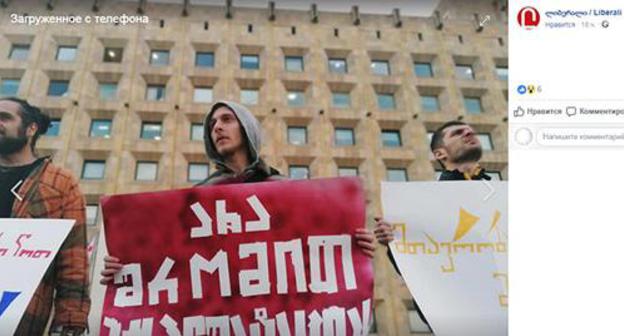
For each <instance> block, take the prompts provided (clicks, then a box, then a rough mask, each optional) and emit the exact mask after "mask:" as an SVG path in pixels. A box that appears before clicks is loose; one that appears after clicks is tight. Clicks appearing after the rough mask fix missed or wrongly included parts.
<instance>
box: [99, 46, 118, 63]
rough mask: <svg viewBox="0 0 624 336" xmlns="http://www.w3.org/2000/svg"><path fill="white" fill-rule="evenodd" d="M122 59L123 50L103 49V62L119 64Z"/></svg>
mask: <svg viewBox="0 0 624 336" xmlns="http://www.w3.org/2000/svg"><path fill="white" fill-rule="evenodd" d="M122 58H123V48H112V47H106V48H104V57H103V60H104V62H106V63H121V59H122Z"/></svg>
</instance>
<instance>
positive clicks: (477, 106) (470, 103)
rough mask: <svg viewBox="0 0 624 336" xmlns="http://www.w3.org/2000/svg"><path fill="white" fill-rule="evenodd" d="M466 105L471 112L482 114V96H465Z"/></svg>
mask: <svg viewBox="0 0 624 336" xmlns="http://www.w3.org/2000/svg"><path fill="white" fill-rule="evenodd" d="M464 107H465V108H466V112H468V113H469V114H480V113H481V112H483V108H482V106H481V98H480V97H464Z"/></svg>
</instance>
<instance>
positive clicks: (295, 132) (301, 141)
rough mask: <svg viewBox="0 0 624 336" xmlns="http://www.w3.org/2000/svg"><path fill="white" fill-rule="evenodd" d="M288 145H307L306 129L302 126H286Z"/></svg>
mask: <svg viewBox="0 0 624 336" xmlns="http://www.w3.org/2000/svg"><path fill="white" fill-rule="evenodd" d="M288 143H289V144H291V145H296V146H303V145H305V144H307V143H308V129H307V128H306V127H302V126H288Z"/></svg>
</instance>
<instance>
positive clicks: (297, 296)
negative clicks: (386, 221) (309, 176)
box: [100, 178, 373, 336]
mask: <svg viewBox="0 0 624 336" xmlns="http://www.w3.org/2000/svg"><path fill="white" fill-rule="evenodd" d="M364 206H365V200H364V195H363V191H362V187H361V184H360V181H359V180H358V179H357V178H337V179H319V180H311V181H279V182H263V183H250V184H232V185H219V186H207V187H196V188H192V189H184V190H174V191H166V192H155V193H142V194H132V195H119V196H111V197H106V198H103V199H102V209H103V214H104V227H105V233H106V243H107V246H108V251H109V254H110V255H112V256H115V257H118V258H119V259H121V263H123V264H124V268H123V269H122V271H121V272H119V273H118V274H117V275H116V277H115V281H114V282H115V283H114V284H111V285H109V286H108V288H107V290H106V296H105V299H104V309H103V313H102V325H101V329H100V334H101V335H120V334H123V333H124V332H129V333H131V334H142V335H230V334H231V335H297V336H299V335H334V334H336V335H345V334H348V335H365V334H366V333H367V330H368V327H369V324H370V323H371V309H372V307H371V305H372V294H373V272H372V263H371V260H370V259H369V258H368V257H366V256H365V255H364V253H363V252H362V251H361V249H360V248H359V247H358V246H357V245H356V242H355V238H354V233H355V230H356V229H357V228H361V227H363V226H364V223H365V210H364Z"/></svg>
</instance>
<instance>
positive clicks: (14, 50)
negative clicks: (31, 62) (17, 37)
mask: <svg viewBox="0 0 624 336" xmlns="http://www.w3.org/2000/svg"><path fill="white" fill-rule="evenodd" d="M29 52H30V45H29V44H13V45H11V51H10V52H9V58H10V59H12V60H20V61H25V60H27V59H28V53H29Z"/></svg>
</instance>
